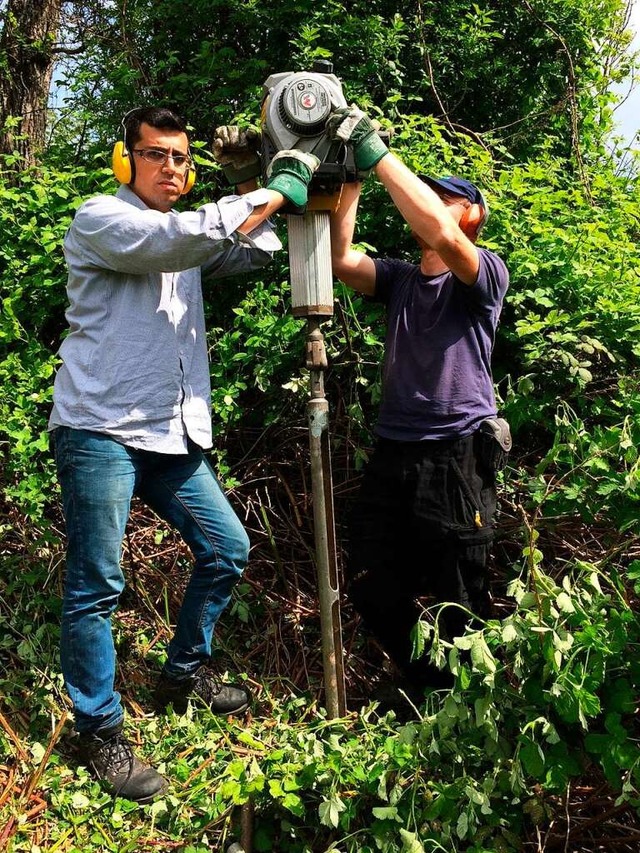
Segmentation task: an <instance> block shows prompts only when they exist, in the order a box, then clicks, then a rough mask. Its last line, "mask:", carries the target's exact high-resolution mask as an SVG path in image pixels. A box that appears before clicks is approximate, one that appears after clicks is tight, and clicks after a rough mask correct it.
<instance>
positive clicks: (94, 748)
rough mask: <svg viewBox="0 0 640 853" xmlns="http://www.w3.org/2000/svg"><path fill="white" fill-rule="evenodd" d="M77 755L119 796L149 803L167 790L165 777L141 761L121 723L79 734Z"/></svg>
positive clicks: (82, 762)
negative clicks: (97, 730)
mask: <svg viewBox="0 0 640 853" xmlns="http://www.w3.org/2000/svg"><path fill="white" fill-rule="evenodd" d="M77 746H78V758H79V761H80V763H81V764H84V765H85V766H86V767H88V768H89V770H91V771H92V773H93V774H94V776H95V777H96V778H97V779H99V780H100V781H102V782H106V783H107V786H108V787H109V789H110V791H111V793H112V794H113V795H114V796H116V797H126V799H127V800H134V801H136V802H138V803H150V802H151V800H153V798H154V797H155V796H156V795H157V794H159V793H160V792H161V791H163V790H164V788H165V785H166V780H165V779H164V777H163V776H161V775H160V774H159V773H158V772H157V771H156V770H154V769H153V767H150V766H149V765H148V764H144V762H142V761H140V759H139V758H138V757H137V755H136V754H135V752H134V751H133V748H132V746H131V744H130V743H129V741H128V740H127V739H126V738H125V736H124V735H123V734H122V726H121V725H119V726H113V728H110V729H103V730H102V731H100V732H94V733H86V734H80V735H79V736H78V744H77Z"/></svg>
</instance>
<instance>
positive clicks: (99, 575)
mask: <svg viewBox="0 0 640 853" xmlns="http://www.w3.org/2000/svg"><path fill="white" fill-rule="evenodd" d="M53 440H54V448H55V456H56V463H57V467H58V478H59V481H60V485H61V488H62V498H63V505H64V514H65V521H66V529H67V542H68V545H67V570H66V581H65V590H64V600H63V607H62V637H61V647H60V656H61V663H62V672H63V675H64V679H65V683H66V687H67V690H68V692H69V696H70V697H71V701H72V703H73V707H74V711H75V720H76V729H77V730H78V731H79V732H89V731H91V732H94V731H97V730H99V729H104V728H110V727H111V726H114V725H116V724H118V723H120V722H121V720H122V717H123V709H122V704H121V702H120V694H119V693H118V692H117V691H116V690H115V689H114V680H115V666H116V658H115V649H114V645H113V637H112V631H111V614H112V613H113V612H114V610H115V609H116V607H117V604H118V598H119V596H120V593H121V592H122V590H123V588H124V575H123V572H122V569H121V566H120V558H121V554H122V540H123V537H124V532H125V527H126V524H127V520H128V518H129V510H130V504H131V498H132V497H133V495H137V496H138V497H140V498H141V499H142V500H143V501H144V503H145V504H147V506H149V507H150V508H151V509H152V510H154V512H156V513H157V514H158V515H159V516H160V517H161V518H163V519H164V520H165V521H167V522H169V523H170V524H171V525H173V526H174V527H175V528H176V529H177V530H178V531H179V532H180V534H181V535H182V537H183V539H184V540H185V542H186V543H187V545H188V546H189V548H190V549H191V552H192V554H193V558H194V566H193V571H192V573H191V577H190V580H189V583H188V585H187V589H186V591H185V594H184V599H183V601H182V606H181V608H180V612H179V614H178V618H177V623H176V628H175V632H174V634H173V637H172V639H171V642H170V643H169V647H168V651H167V662H166V664H165V670H164V671H165V673H166V674H167V675H169V676H170V677H172V678H186V677H188V676H190V675H191V674H193V673H194V672H195V670H197V669H198V667H199V666H200V665H201V664H202V663H204V662H205V661H206V660H208V658H209V657H210V655H211V639H212V634H213V629H214V627H215V624H216V622H217V620H218V617H219V616H220V614H221V612H222V611H223V610H224V608H225V607H226V605H227V604H228V602H229V598H230V596H231V590H232V588H233V586H234V584H235V583H236V582H237V581H238V579H239V578H240V576H241V574H242V571H243V569H244V567H245V565H246V563H247V559H248V556H249V539H248V537H247V534H246V532H245V530H244V528H243V526H242V524H241V522H240V521H239V519H238V518H237V516H236V515H235V513H234V511H233V509H232V508H231V505H230V504H229V501H228V500H227V498H226V496H225V495H224V492H223V491H222V489H221V487H220V484H219V483H218V480H217V479H216V476H215V474H214V473H213V470H212V468H211V466H210V465H209V463H208V462H207V460H206V459H205V457H204V454H203V452H202V450H201V449H200V448H199V447H197V446H195V445H193V444H191V443H190V445H189V453H188V454H186V455H183V456H178V455H176V456H173V455H166V454H160V453H153V452H150V451H147V450H136V449H135V448H132V447H126V446H125V445H123V444H120V443H119V442H117V441H115V440H114V439H112V438H111V437H109V436H108V435H103V434H101V433H96V432H89V431H86V430H77V429H69V428H68V427H58V428H57V429H56V430H55V431H54V433H53Z"/></svg>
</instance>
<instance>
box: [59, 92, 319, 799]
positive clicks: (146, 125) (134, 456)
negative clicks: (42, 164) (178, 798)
mask: <svg viewBox="0 0 640 853" xmlns="http://www.w3.org/2000/svg"><path fill="white" fill-rule="evenodd" d="M123 125H124V128H125V139H124V143H118V144H117V146H116V149H114V171H115V173H116V176H117V177H118V179H119V180H121V181H123V183H122V186H121V187H120V188H119V190H118V192H117V193H116V195H115V196H97V197H95V198H92V199H90V200H88V201H87V202H85V204H83V205H82V206H81V207H80V209H79V210H78V212H77V214H76V216H75V218H74V221H73V223H72V225H71V227H70V229H69V231H68V233H67V236H66V238H65V242H64V252H65V258H66V261H67V265H68V269H69V277H68V285H67V293H68V298H69V308H68V310H67V319H68V321H69V333H68V335H67V337H66V338H65V339H64V342H63V344H62V346H61V348H60V356H61V358H62V364H61V366H60V368H59V370H58V373H57V376H56V379H55V385H54V405H53V411H52V413H51V418H50V429H51V430H52V431H53V441H54V448H55V455H56V462H57V467H58V476H59V480H60V485H61V489H62V497H63V504H64V513H65V521H66V529H67V539H68V548H67V566H66V581H65V592H64V601H63V611H62V637H61V663H62V670H63V674H64V678H65V684H66V687H67V690H68V692H69V696H70V698H71V701H72V703H73V708H74V714H75V726H76V730H77V732H78V734H79V737H78V741H79V755H80V759H81V761H82V762H83V763H85V764H86V765H87V766H88V767H89V768H90V769H91V770H92V771H93V772H94V774H95V775H96V776H97V778H99V779H101V780H103V781H105V782H106V783H107V784H108V786H109V787H110V788H111V790H112V791H114V793H116V794H120V795H122V796H125V797H127V798H128V799H132V800H137V801H139V802H148V801H149V800H151V799H152V798H153V797H154V796H155V795H157V794H158V793H159V792H160V791H162V790H163V788H164V785H165V780H164V779H163V777H162V776H160V774H158V773H157V772H156V771H155V770H154V769H153V768H152V767H150V766H148V765H147V764H145V763H144V762H142V761H141V760H140V759H139V758H138V757H137V756H136V755H135V753H134V752H133V750H132V748H131V745H130V743H129V742H128V741H127V739H126V738H125V737H124V735H123V732H122V726H123V708H122V703H121V699H120V694H119V693H118V692H117V691H116V690H115V687H114V682H115V668H116V659H115V650H114V644H113V638H112V629H111V615H112V613H113V611H114V610H115V608H116V606H117V604H118V599H119V596H120V593H121V592H122V590H123V588H124V576H123V573H122V569H121V567H120V557H121V550H122V540H123V536H124V532H125V526H126V523H127V520H128V517H129V510H130V503H131V499H132V497H133V496H134V495H136V496H138V497H140V498H141V499H142V500H143V501H144V502H145V503H146V504H147V505H148V506H149V507H151V509H152V510H154V512H156V513H157V514H158V515H159V516H160V517H161V518H163V519H164V520H166V521H167V522H168V523H170V524H171V525H173V526H174V527H175V528H176V529H177V530H178V531H179V532H180V534H181V535H182V536H183V538H184V540H185V542H186V543H187V545H188V546H189V548H190V550H191V552H192V554H193V558H194V566H193V571H192V573H191V576H190V577H189V578H188V579H187V582H186V588H185V592H184V598H183V602H182V606H181V609H180V612H179V614H178V617H177V623H176V628H175V632H174V634H173V637H172V639H171V641H170V643H169V646H168V649H167V660H166V663H165V666H164V669H163V672H162V673H161V675H160V679H159V682H158V684H157V686H156V689H155V694H154V697H155V703H156V705H157V707H158V708H159V709H160V710H163V709H165V708H166V707H167V706H168V705H173V708H174V710H175V711H176V712H178V713H183V712H184V711H185V710H186V707H187V703H188V700H189V699H190V698H197V699H198V700H199V701H201V702H204V703H206V704H207V705H208V706H209V707H210V709H211V711H212V712H213V713H218V714H225V715H226V714H239V713H242V712H243V711H245V710H246V709H247V708H248V706H249V703H250V699H251V697H250V694H249V691H248V690H247V689H246V688H245V687H243V686H240V685H233V684H224V683H221V682H220V680H219V678H218V677H217V676H216V675H215V673H214V672H213V671H212V669H211V667H210V665H209V664H210V657H211V644H212V634H213V630H214V627H215V625H216V622H217V620H218V617H219V616H220V614H221V612H222V611H223V609H224V608H225V607H226V605H227V603H228V602H229V599H230V596H231V591H232V588H233V586H234V584H235V583H236V582H237V580H238V579H239V577H240V575H241V574H242V571H243V569H244V567H245V565H246V562H247V559H248V553H249V541H248V537H247V534H246V532H245V530H244V528H243V526H242V524H241V523H240V521H239V519H238V518H237V516H236V515H235V513H234V511H233V510H232V508H231V506H230V504H229V502H228V501H227V498H226V496H225V495H224V493H223V491H222V489H221V487H220V484H219V483H218V480H217V478H216V476H215V474H214V472H213V470H212V468H211V466H210V465H209V462H208V461H207V459H206V457H205V454H204V452H203V451H205V450H207V449H208V448H210V447H211V444H212V432H211V408H210V393H211V391H210V384H209V364H208V353H207V342H206V333H205V321H204V309H203V297H202V284H204V286H205V287H206V288H213V287H214V286H215V279H217V278H221V277H223V276H227V275H233V274H237V273H238V272H243V271H247V272H249V271H251V270H255V269H259V268H260V267H262V266H264V265H265V264H266V263H268V262H269V260H270V259H271V256H272V253H273V252H274V251H275V250H277V249H279V248H281V244H280V241H279V240H278V238H277V236H276V235H275V233H274V229H273V226H272V225H271V223H270V222H269V216H270V215H271V214H272V213H274V212H275V211H277V210H278V209H280V208H281V207H282V206H283V205H285V204H290V205H292V206H293V207H295V208H299V209H300V208H303V207H304V205H305V204H306V200H307V186H308V183H309V180H310V179H311V176H312V174H313V171H314V170H315V168H316V167H317V160H316V159H315V158H314V157H312V156H311V155H308V154H304V153H302V152H298V151H290V152H280V153H279V154H278V155H276V157H274V160H273V161H272V163H271V164H270V169H269V175H270V177H269V179H268V182H267V186H266V187H265V188H263V189H256V188H255V187H256V183H255V180H254V179H253V175H257V174H258V173H259V162H258V158H257V155H256V156H255V157H254V162H253V166H254V171H253V175H252V174H251V171H252V170H251V168H249V170H248V171H247V168H246V167H245V168H244V170H243V173H242V178H243V181H242V183H240V184H239V186H238V189H239V191H240V192H241V193H243V192H244V194H241V195H237V196H229V197H226V198H223V199H221V200H220V201H219V202H217V203H210V204H203V205H202V206H201V207H199V208H198V209H197V210H192V211H187V212H184V213H177V212H175V211H174V210H173V206H174V204H175V202H176V201H178V199H179V198H180V196H181V195H183V194H185V193H186V192H188V191H189V189H190V188H191V186H192V184H193V180H194V177H195V173H194V172H193V166H192V162H191V157H190V152H189V139H188V136H187V132H186V127H185V124H184V122H183V121H182V119H181V118H180V117H179V116H177V115H176V114H175V113H173V112H171V111H169V110H167V109H164V108H155V107H150V108H140V109H136V110H133V111H132V112H131V113H129V114H128V115H127V116H126V117H125V120H124V122H123ZM245 155H246V152H245ZM229 159H231V161H233V155H232V156H231V158H229V157H226V158H225V162H227V165H228V167H229V169H232V168H233V162H231V164H230V165H229ZM249 160H251V158H249Z"/></svg>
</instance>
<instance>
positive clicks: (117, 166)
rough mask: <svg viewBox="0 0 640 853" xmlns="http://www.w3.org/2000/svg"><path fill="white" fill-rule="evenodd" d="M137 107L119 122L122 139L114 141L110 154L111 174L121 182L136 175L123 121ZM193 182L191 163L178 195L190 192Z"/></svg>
mask: <svg viewBox="0 0 640 853" xmlns="http://www.w3.org/2000/svg"><path fill="white" fill-rule="evenodd" d="M138 109H140V107H135V108H134V109H133V110H129V112H128V113H127V114H126V115H125V116H124V118H123V119H122V121H121V122H120V124H121V126H122V139H121V140H119V141H118V142H116V144H115V145H114V146H113V152H112V154H111V168H112V169H113V174H114V175H115V178H116V180H117V181H118V182H119V183H121V184H132V183H133V181H134V180H135V177H136V166H135V162H134V159H133V157H131V155H130V154H129V150H128V149H127V145H126V141H125V138H126V125H125V122H126V120H127V119H128V117H129V116H130V115H131V113H134V112H135V111H136V110H138ZM195 182H196V170H195V168H194V166H193V164H192V165H191V166H190V167H189V169H188V171H187V174H186V175H185V179H184V185H183V187H182V190H181V193H180V195H186V194H187V193H188V192H191V190H192V189H193V185H194V184H195Z"/></svg>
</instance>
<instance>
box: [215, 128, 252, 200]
mask: <svg viewBox="0 0 640 853" xmlns="http://www.w3.org/2000/svg"><path fill="white" fill-rule="evenodd" d="M260 141H261V140H260V133H258V131H257V130H253V129H252V128H248V129H247V130H243V129H242V128H240V127H237V126H236V125H233V124H223V125H222V126H221V127H216V131H215V133H214V135H213V144H212V146H211V148H212V151H213V159H214V160H215V161H216V163H218V164H219V165H220V166H222V171H223V173H224V176H225V178H226V179H227V181H229V183H230V184H231V186H232V187H235V186H237V185H238V184H242V183H244V182H245V181H250V180H252V179H253V178H257V177H258V175H259V174H260V172H261V168H262V167H261V163H260V155H259V154H258V151H259V149H260Z"/></svg>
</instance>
